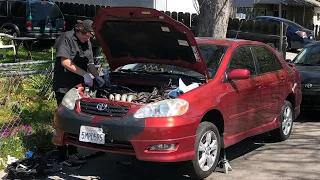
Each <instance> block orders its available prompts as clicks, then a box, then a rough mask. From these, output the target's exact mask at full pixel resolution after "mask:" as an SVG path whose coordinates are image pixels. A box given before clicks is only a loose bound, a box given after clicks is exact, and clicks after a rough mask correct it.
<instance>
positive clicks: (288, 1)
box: [233, 0, 320, 27]
mask: <svg viewBox="0 0 320 180" xmlns="http://www.w3.org/2000/svg"><path fill="white" fill-rule="evenodd" d="M233 1H234V3H233V7H234V8H237V12H238V13H242V14H246V15H247V17H246V18H252V17H255V16H277V17H282V18H285V19H288V20H291V21H294V22H296V23H298V24H300V25H302V26H304V27H310V25H312V24H314V25H320V2H318V1H316V0H233ZM279 12H280V13H279Z"/></svg>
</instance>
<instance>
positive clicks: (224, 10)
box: [197, 0, 232, 38]
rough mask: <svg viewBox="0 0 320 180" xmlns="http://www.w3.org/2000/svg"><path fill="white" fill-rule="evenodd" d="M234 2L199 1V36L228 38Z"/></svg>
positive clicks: (226, 0)
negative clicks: (231, 9) (232, 3)
mask: <svg viewBox="0 0 320 180" xmlns="http://www.w3.org/2000/svg"><path fill="white" fill-rule="evenodd" d="M231 1H232V0H198V4H199V5H198V7H199V10H200V14H199V16H198V18H199V19H198V28H197V30H198V33H197V34H198V36H199V37H214V38H226V35H227V28H228V21H229V15H230V8H231Z"/></svg>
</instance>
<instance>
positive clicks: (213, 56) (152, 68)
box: [119, 44, 228, 79]
mask: <svg viewBox="0 0 320 180" xmlns="http://www.w3.org/2000/svg"><path fill="white" fill-rule="evenodd" d="M199 48H200V51H201V53H202V56H203V59H204V61H205V62H206V65H207V67H208V70H209V75H210V78H213V77H214V76H215V74H216V72H217V70H218V68H219V66H220V63H221V60H222V58H223V56H224V54H225V53H226V51H227V49H228V46H223V45H215V44H199ZM119 70H120V71H121V70H122V71H147V72H167V73H172V74H181V75H186V76H192V77H197V78H201V79H202V78H204V75H202V74H200V73H198V72H195V71H192V70H189V69H186V68H182V67H178V66H172V65H165V64H151V63H136V64H128V65H125V66H122V67H121V68H120V69H119Z"/></svg>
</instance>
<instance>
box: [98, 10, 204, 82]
mask: <svg viewBox="0 0 320 180" xmlns="http://www.w3.org/2000/svg"><path fill="white" fill-rule="evenodd" d="M93 29H94V31H95V33H96V38H97V39H98V41H99V43H100V45H101V47H102V49H103V52H104V54H105V55H106V58H107V61H108V63H109V67H110V68H111V70H115V69H116V68H118V67H121V66H124V65H126V64H134V63H157V64H167V65H173V66H179V67H184V68H187V69H190V70H193V71H196V72H198V73H201V74H203V75H205V76H206V77H208V71H207V67H206V64H205V62H204V61H203V58H202V55H201V53H199V52H200V50H199V47H198V45H197V43H196V40H195V38H194V36H193V34H192V32H191V30H190V29H189V28H188V27H186V26H185V25H184V24H182V23H180V22H178V21H176V20H174V19H172V18H171V17H169V16H167V15H165V14H164V13H161V12H159V11H157V10H155V9H150V8H142V7H108V8H104V9H102V10H100V11H99V13H98V14H97V16H96V18H95V20H94V23H93Z"/></svg>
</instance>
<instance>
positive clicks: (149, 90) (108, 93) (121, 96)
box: [85, 81, 177, 104]
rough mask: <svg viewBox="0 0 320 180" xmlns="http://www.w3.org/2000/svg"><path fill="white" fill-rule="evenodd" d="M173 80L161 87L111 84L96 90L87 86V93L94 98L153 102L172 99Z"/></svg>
mask: <svg viewBox="0 0 320 180" xmlns="http://www.w3.org/2000/svg"><path fill="white" fill-rule="evenodd" d="M176 88H177V86H176V85H173V84H172V83H171V81H170V82H169V84H166V85H163V86H161V87H150V86H132V87H131V86H130V87H127V86H121V85H117V84H109V85H107V86H105V87H101V88H98V89H96V90H93V89H89V88H86V89H85V94H86V96H87V97H92V98H106V99H108V100H111V101H124V102H133V103H143V104H144V103H152V102H157V101H161V100H165V99H171V98H170V97H169V95H168V94H169V92H170V91H172V90H174V89H176Z"/></svg>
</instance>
